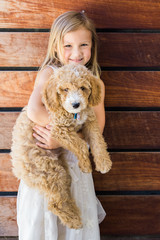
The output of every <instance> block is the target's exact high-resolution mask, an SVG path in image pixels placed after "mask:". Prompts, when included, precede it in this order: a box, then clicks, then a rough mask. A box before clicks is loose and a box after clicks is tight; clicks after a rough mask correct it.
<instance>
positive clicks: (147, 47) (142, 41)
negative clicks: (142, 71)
mask: <svg viewBox="0 0 160 240" xmlns="http://www.w3.org/2000/svg"><path fill="white" fill-rule="evenodd" d="M98 36H99V39H100V48H99V64H100V65H101V66H104V67H105V66H108V67H110V66H112V67H151V66H152V67H158V66H159V61H160V56H159V55H158V54H157V51H158V49H159V40H160V34H156V33H152V34H150V33H125V34H123V33H99V35H98Z"/></svg>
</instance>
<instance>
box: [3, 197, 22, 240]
mask: <svg viewBox="0 0 160 240" xmlns="http://www.w3.org/2000/svg"><path fill="white" fill-rule="evenodd" d="M17 235H18V232H17V223H16V197H0V236H17Z"/></svg>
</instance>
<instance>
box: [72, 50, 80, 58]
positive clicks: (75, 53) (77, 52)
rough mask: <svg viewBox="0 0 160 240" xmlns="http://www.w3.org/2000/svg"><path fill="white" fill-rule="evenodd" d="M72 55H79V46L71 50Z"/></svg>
mask: <svg viewBox="0 0 160 240" xmlns="http://www.w3.org/2000/svg"><path fill="white" fill-rule="evenodd" d="M72 55H73V56H74V57H79V56H80V49H79V48H74V49H73V52H72Z"/></svg>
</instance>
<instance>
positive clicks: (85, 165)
mask: <svg viewBox="0 0 160 240" xmlns="http://www.w3.org/2000/svg"><path fill="white" fill-rule="evenodd" d="M78 165H79V168H80V169H81V171H82V172H84V173H91V172H92V166H91V163H90V159H89V158H88V159H86V160H84V161H82V162H79V163H78Z"/></svg>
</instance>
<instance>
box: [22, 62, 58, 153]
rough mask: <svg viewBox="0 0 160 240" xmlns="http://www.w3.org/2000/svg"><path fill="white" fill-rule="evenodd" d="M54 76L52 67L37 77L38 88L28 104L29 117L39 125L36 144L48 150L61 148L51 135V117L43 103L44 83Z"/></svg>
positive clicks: (37, 126) (35, 129)
mask: <svg viewBox="0 0 160 240" xmlns="http://www.w3.org/2000/svg"><path fill="white" fill-rule="evenodd" d="M52 74H53V70H52V69H51V68H50V67H46V68H45V69H43V70H42V71H41V72H39V74H38V76H37V79H36V81H37V86H36V87H35V88H34V90H33V92H32V94H31V96H30V98H29V102H28V107H27V115H28V117H29V118H30V119H31V120H32V121H33V122H35V123H36V124H37V125H36V126H35V127H34V131H35V132H34V133H33V136H34V137H35V139H36V140H37V142H36V144H37V145H38V146H39V147H42V148H46V149H55V148H58V147H61V146H60V144H59V143H58V142H56V141H55V140H54V139H53V138H52V137H51V133H50V127H49V126H47V127H45V126H46V125H47V124H48V123H49V115H48V112H47V111H46V109H45V107H44V105H43V103H42V100H41V99H42V90H43V86H44V83H45V82H46V81H47V80H48V79H49V77H50V76H51V75H52Z"/></svg>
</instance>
